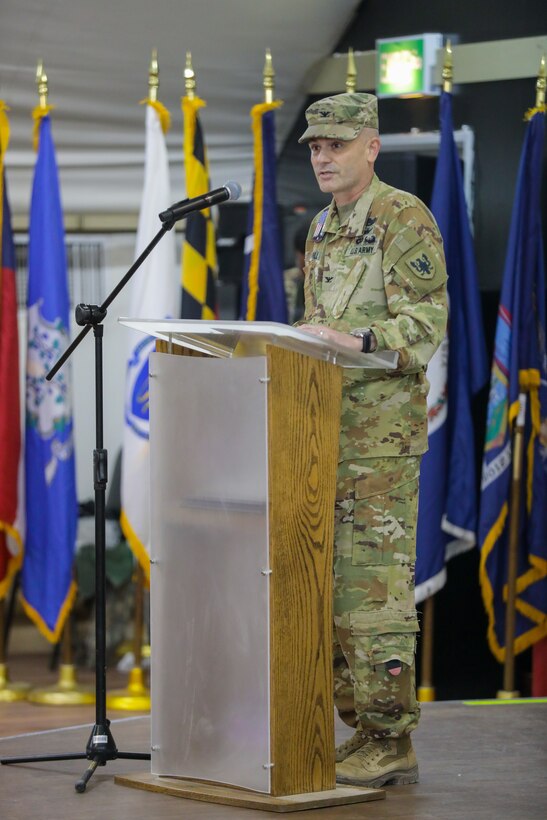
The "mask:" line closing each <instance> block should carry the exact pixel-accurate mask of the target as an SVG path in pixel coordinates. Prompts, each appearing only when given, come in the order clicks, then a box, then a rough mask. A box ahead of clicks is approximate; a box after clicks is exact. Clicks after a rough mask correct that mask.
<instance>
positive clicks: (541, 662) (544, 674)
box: [532, 54, 547, 698]
mask: <svg viewBox="0 0 547 820" xmlns="http://www.w3.org/2000/svg"><path fill="white" fill-rule="evenodd" d="M546 88H547V72H546V70H545V54H543V55H542V57H541V60H540V63H539V72H538V76H537V80H536V108H537V109H540V110H541V109H544V107H545V90H546ZM544 695H547V638H542V639H541V640H540V641H537V643H535V644H534V645H533V647H532V697H536V698H538V697H542V696H544Z"/></svg>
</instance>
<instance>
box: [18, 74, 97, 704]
mask: <svg viewBox="0 0 547 820" xmlns="http://www.w3.org/2000/svg"><path fill="white" fill-rule="evenodd" d="M36 85H37V88H38V105H39V108H40V109H41V110H42V111H47V109H48V108H49V106H48V97H49V82H48V78H47V74H46V72H45V69H44V63H43V60H41V59H40V60H38V64H37V66H36ZM71 611H72V607H70V609H69V610H68V612H67V615H66V620H65V624H64V627H63V637H62V639H61V640H62V662H61V663H60V664H59V678H58V680H57V683H54V684H53V685H52V686H44V687H38V688H36V689H32V690H31V691H30V692H29V693H28V696H27V699H28V700H29V701H31V702H32V703H39V704H44V705H47V706H75V705H80V704H92V703H95V694H94V692H93V690H92V689H91V688H90V687H87V686H81V685H80V684H78V681H77V676H76V667H75V665H74V658H73V653H72V625H71V618H70V615H71Z"/></svg>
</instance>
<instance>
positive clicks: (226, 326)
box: [119, 318, 399, 371]
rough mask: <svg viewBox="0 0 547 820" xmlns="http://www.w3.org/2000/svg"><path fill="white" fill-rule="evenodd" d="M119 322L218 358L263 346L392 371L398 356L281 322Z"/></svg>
mask: <svg viewBox="0 0 547 820" xmlns="http://www.w3.org/2000/svg"><path fill="white" fill-rule="evenodd" d="M119 321H120V323H121V324H122V325H126V327H131V328H133V329H134V330H140V331H141V332H142V333H147V334H149V335H150V336H155V337H156V338H157V339H162V340H163V341H166V342H170V343H172V344H173V345H181V346H182V347H187V348H190V349H191V350H192V349H193V350H199V351H200V352H202V353H208V354H209V355H211V356H218V357H219V358H240V357H242V356H246V357H253V356H263V355H264V353H265V351H266V345H269V344H270V345H276V346H277V347H282V348H285V349H286V350H294V351H296V352H297V353H303V354H304V355H306V356H311V357H312V358H314V359H322V360H323V361H327V362H331V363H332V364H337V365H339V366H340V367H351V368H364V369H366V370H381V371H385V370H393V369H394V368H395V367H396V366H397V361H398V358H399V354H398V353H396V352H394V351H392V350H381V351H377V352H374V353H366V354H364V353H359V352H358V351H354V350H349V349H348V348H346V347H343V346H342V345H337V344H334V343H333V342H327V341H326V340H324V339H321V338H319V337H318V336H314V335H311V334H310V333H306V332H305V331H303V330H300V329H299V328H297V327H291V326H290V325H283V324H281V323H280V322H240V321H239V322H238V321H228V320H221V319H214V320H211V321H205V320H203V319H200V320H193V319H126V318H120V319H119Z"/></svg>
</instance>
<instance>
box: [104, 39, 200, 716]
mask: <svg viewBox="0 0 547 820" xmlns="http://www.w3.org/2000/svg"><path fill="white" fill-rule="evenodd" d="M188 56H189V55H188V54H187V55H186V62H187V64H188ZM190 60H191V57H190ZM185 75H186V71H185ZM159 86H160V71H159V65H158V52H157V49H155V48H154V49H153V50H152V56H151V59H150V65H149V67H148V99H149V100H150V101H151V102H157V101H158V91H159ZM134 581H135V614H134V616H133V668H132V669H131V670H130V672H129V681H128V684H127V687H126V688H125V689H114V690H112V691H111V692H109V693H108V695H107V697H106V705H107V706H108V707H109V708H110V709H125V710H127V711H135V710H136V711H148V712H149V711H150V706H151V702H150V689H149V688H148V687H147V686H145V684H144V672H143V668H142V641H143V635H142V633H143V626H144V584H145V575H144V570H143V568H142V565H141V563H140V561H137V567H136V571H135V578H134Z"/></svg>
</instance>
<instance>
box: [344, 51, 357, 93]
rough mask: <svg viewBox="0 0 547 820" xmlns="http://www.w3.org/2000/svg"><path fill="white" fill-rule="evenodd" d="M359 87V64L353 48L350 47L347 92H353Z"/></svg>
mask: <svg viewBox="0 0 547 820" xmlns="http://www.w3.org/2000/svg"><path fill="white" fill-rule="evenodd" d="M356 88H357V66H356V65H355V58H354V56H353V49H352V47H351V46H350V47H349V48H348V68H347V72H346V93H347V94H353V93H354V92H355V90H356Z"/></svg>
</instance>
